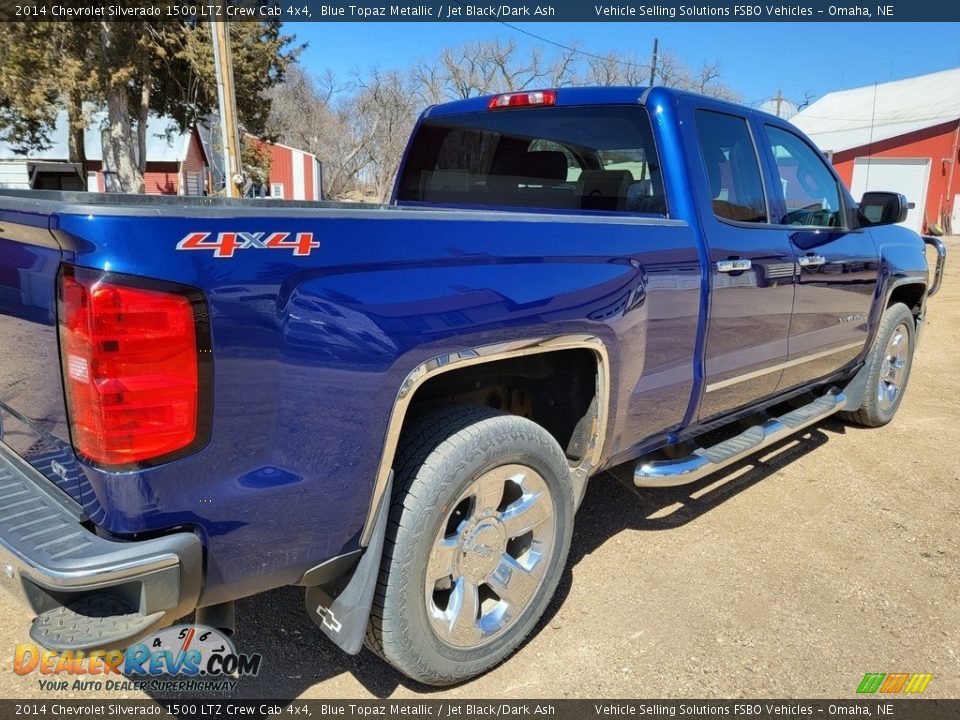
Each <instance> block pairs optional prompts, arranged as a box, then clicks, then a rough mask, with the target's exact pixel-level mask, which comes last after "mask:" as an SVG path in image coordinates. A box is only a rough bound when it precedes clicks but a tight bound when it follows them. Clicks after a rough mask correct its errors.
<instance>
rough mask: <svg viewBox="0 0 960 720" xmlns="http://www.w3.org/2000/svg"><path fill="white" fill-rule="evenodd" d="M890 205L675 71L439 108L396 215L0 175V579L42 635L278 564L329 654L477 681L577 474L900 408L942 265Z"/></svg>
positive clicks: (544, 562) (659, 480)
mask: <svg viewBox="0 0 960 720" xmlns="http://www.w3.org/2000/svg"><path fill="white" fill-rule="evenodd" d="M906 209H907V202H906V199H905V198H903V197H902V196H899V195H896V194H889V193H872V194H868V195H867V196H865V197H864V198H863V200H862V202H860V203H859V204H858V203H855V202H854V200H853V199H852V198H851V197H850V195H849V193H848V192H847V190H846V189H845V188H844V186H843V184H842V183H841V182H840V180H839V179H838V177H837V175H836V173H835V172H834V171H833V169H832V168H831V167H830V165H829V164H828V163H827V162H826V161H825V160H824V158H823V156H822V154H821V153H820V152H819V151H818V150H817V148H816V147H814V146H813V145H812V144H811V143H810V141H809V140H807V139H806V138H805V137H804V136H803V135H802V134H801V133H799V132H798V131H797V130H796V128H794V127H793V126H791V125H790V124H788V123H786V122H784V121H783V120H780V119H778V118H776V117H772V116H770V115H766V114H763V113H760V112H757V111H754V110H750V109H747V108H743V107H739V106H736V105H732V104H729V103H725V102H721V101H717V100H715V99H709V98H704V97H699V96H696V95H691V94H687V93H683V92H677V91H674V90H668V89H664V88H654V89H649V90H644V89H637V88H604V89H599V88H598V89H590V88H562V89H559V90H544V91H537V92H522V93H514V94H509V95H498V96H494V97H488V98H473V99H468V100H461V101H457V102H452V103H449V104H446V105H442V106H438V107H433V108H430V109H428V110H427V111H426V112H424V113H423V115H422V117H421V118H420V120H419V121H418V123H417V125H416V128H415V130H414V133H413V137H412V139H411V141H410V144H409V147H408V149H407V153H406V156H405V158H404V161H403V163H402V165H401V168H400V171H399V174H398V179H397V182H396V187H395V190H394V197H393V200H392V202H391V203H390V204H389V205H385V206H369V205H366V206H365V205H348V204H338V203H322V202H321V203H292V202H287V203H284V202H276V203H266V204H264V203H245V202H238V201H230V200H222V199H213V198H209V199H207V198H197V199H186V198H143V197H136V198H132V197H131V198H128V197H120V196H111V195H97V194H84V193H44V192H14V191H8V192H3V193H0V338H2V343H3V353H2V355H3V359H2V363H0V421H2V444H0V538H2V543H0V555H2V563H3V564H4V565H5V566H6V573H5V574H3V575H0V577H3V582H4V583H5V584H6V585H7V586H8V587H9V588H11V589H12V590H14V591H15V592H16V593H18V594H19V595H20V596H21V597H22V599H23V600H24V601H25V603H26V604H27V605H28V606H29V608H30V609H31V611H32V613H33V614H34V615H35V619H34V620H33V624H32V626H31V630H30V634H31V636H32V638H33V639H34V641H35V642H37V643H39V644H41V645H43V646H45V647H47V648H50V649H54V650H60V651H64V650H70V649H73V650H86V649H90V648H93V647H113V648H123V647H126V646H127V645H129V644H130V643H133V642H135V641H137V640H138V639H140V638H143V637H145V636H147V635H148V634H150V633H152V632H155V631H156V630H157V629H158V628H160V627H163V626H165V625H170V624H172V623H173V622H175V621H176V620H177V619H178V618H181V617H183V616H186V615H189V614H190V613H191V612H192V611H196V618H197V622H200V623H205V624H208V625H212V626H218V625H221V626H226V625H229V622H230V617H231V612H230V610H231V609H232V603H233V602H234V601H235V600H236V599H238V598H242V597H245V596H249V595H252V594H254V593H259V592H262V591H265V590H269V589H271V588H276V587H279V586H283V585H291V584H293V585H302V586H304V587H305V588H306V589H305V597H306V609H307V612H309V613H310V616H311V617H312V618H313V619H314V621H316V623H317V624H318V625H319V626H320V628H321V629H322V630H323V632H325V633H326V634H327V635H328V636H329V637H330V638H332V639H333V640H334V642H336V643H337V644H338V645H340V646H341V647H342V648H344V649H345V650H346V651H348V652H353V653H355V652H358V651H359V650H360V648H361V647H362V645H363V644H364V643H366V644H367V646H368V647H369V648H370V649H372V650H373V651H374V652H376V653H377V654H379V655H380V656H382V657H383V658H384V659H385V660H387V661H388V662H390V663H391V664H393V665H394V666H395V667H397V668H399V669H400V670H401V671H403V672H404V673H406V674H407V675H409V676H410V677H413V678H416V679H417V680H420V681H423V682H426V683H431V684H446V683H453V682H457V681H460V680H463V679H465V678H469V677H471V676H473V675H476V674H478V673H481V672H483V671H484V670H486V669H488V668H490V667H492V666H494V665H495V664H496V663H498V662H500V661H502V660H503V659H504V658H506V657H507V656H508V655H509V654H510V653H511V652H512V651H513V650H514V649H515V648H516V647H517V646H518V645H519V643H520V642H521V641H522V640H523V638H524V637H525V636H526V635H527V634H528V633H529V632H530V630H531V629H532V628H533V627H534V625H535V623H536V622H537V620H538V618H539V617H540V615H541V613H542V612H543V611H544V608H545V607H546V605H547V603H548V602H549V600H550V597H551V595H552V594H553V592H554V589H555V588H556V585H557V582H558V579H559V577H560V575H561V572H562V570H563V567H564V563H565V560H566V556H567V550H568V548H569V545H570V537H571V532H572V530H573V521H574V513H575V510H576V508H577V506H578V504H579V503H580V501H581V499H582V497H583V494H584V489H585V486H586V483H587V480H588V479H589V478H590V477H591V476H592V475H595V474H596V473H598V472H600V471H602V470H603V469H605V468H609V467H612V466H614V465H623V464H625V463H631V464H632V467H633V468H635V469H634V470H633V477H634V481H635V483H636V484H637V485H638V486H641V487H653V488H656V487H663V486H670V485H678V484H682V483H689V482H694V481H696V480H699V479H700V478H702V477H704V476H705V475H707V474H709V473H711V472H714V471H716V470H719V469H721V468H723V467H724V466H726V465H728V464H730V463H731V462H734V461H736V460H738V459H740V458H743V457H745V456H747V455H750V454H751V453H753V452H755V451H757V450H759V449H760V448H762V447H764V446H766V445H768V444H770V443H772V442H775V441H777V440H778V439H780V438H782V437H784V436H785V435H789V434H790V433H793V432H795V431H798V430H800V429H801V428H804V427H806V426H808V425H810V424H812V423H815V422H817V421H818V420H820V419H822V418H824V417H826V416H828V415H830V414H832V413H835V412H841V413H843V414H844V415H845V416H846V417H847V418H849V419H850V420H851V421H853V422H857V423H860V424H863V425H869V426H877V425H882V424H884V423H886V422H888V421H890V420H891V418H893V416H894V413H895V412H896V410H897V407H898V405H899V404H900V401H901V399H902V397H903V393H904V390H905V388H906V385H907V381H908V378H909V375H910V370H911V360H912V358H913V353H914V349H915V347H916V345H917V342H918V339H919V336H920V331H921V328H922V327H923V322H924V319H925V317H926V312H927V298H928V297H929V296H930V295H932V294H933V293H934V292H936V289H937V285H938V284H939V278H940V270H941V266H942V262H943V257H944V252H943V247H942V245H940V244H939V243H938V242H937V241H935V240H933V239H929V238H928V239H924V238H921V237H920V236H918V235H917V234H916V233H914V232H912V231H910V230H908V229H906V228H904V227H900V226H898V225H897V223H898V222H900V221H902V220H903V218H904V216H905V213H906ZM925 240H926V242H928V243H931V244H933V245H935V246H936V248H937V250H938V253H939V257H938V260H937V267H936V271H935V272H933V273H930V272H928V267H927V260H926V257H925V253H924V249H925V245H924V243H925ZM266 621H267V622H269V620H266Z"/></svg>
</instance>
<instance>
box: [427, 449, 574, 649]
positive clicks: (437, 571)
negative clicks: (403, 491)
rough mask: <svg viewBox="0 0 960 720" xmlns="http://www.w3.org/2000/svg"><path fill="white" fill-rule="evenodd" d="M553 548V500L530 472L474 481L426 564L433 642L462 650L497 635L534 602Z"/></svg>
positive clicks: (517, 470)
mask: <svg viewBox="0 0 960 720" xmlns="http://www.w3.org/2000/svg"><path fill="white" fill-rule="evenodd" d="M555 544H556V523H555V522H554V514H553V499H552V498H551V496H550V489H549V488H548V487H547V483H546V482H545V481H544V479H543V477H542V476H541V475H540V474H539V473H538V472H537V471H536V470H534V469H532V468H530V467H527V466H525V465H502V466H500V467H497V468H494V469H492V470H489V471H487V472H485V473H484V474H482V475H480V476H479V477H478V478H476V480H474V481H473V483H472V484H471V485H470V487H468V488H467V489H466V491H464V492H463V494H461V496H460V497H459V499H458V500H457V501H456V502H455V503H454V504H453V506H452V508H451V510H450V512H449V513H448V515H447V517H446V519H445V521H444V523H443V525H442V526H441V529H440V532H439V533H438V534H437V537H436V539H435V540H434V543H433V547H432V550H431V552H430V558H429V560H428V562H427V572H426V578H425V587H424V591H425V599H426V606H427V617H428V618H429V620H430V624H431V626H432V627H433V631H434V632H435V633H436V635H437V637H438V638H440V640H442V641H443V642H444V643H446V644H447V645H449V646H451V647H454V648H456V649H461V650H466V649H470V648H476V647H480V646H481V645H485V644H486V643H488V642H490V641H492V640H494V639H495V638H497V637H499V636H500V635H502V634H503V633H504V632H505V631H506V630H507V629H508V628H509V627H510V626H511V625H512V624H513V623H514V622H515V621H516V620H517V618H518V617H520V615H521V614H522V612H523V610H524V608H526V607H527V605H528V604H529V603H530V601H531V600H532V599H533V598H534V596H535V595H536V594H537V590H538V589H539V588H540V585H541V584H542V582H543V579H544V576H545V574H546V568H547V566H548V565H549V563H550V558H551V554H552V553H553V550H554V546H555Z"/></svg>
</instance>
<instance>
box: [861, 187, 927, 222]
mask: <svg viewBox="0 0 960 720" xmlns="http://www.w3.org/2000/svg"><path fill="white" fill-rule="evenodd" d="M914 207H915V206H914V204H913V203H912V202H907V198H906V197H905V196H904V195H901V194H900V193H895V192H866V193H864V194H863V199H862V200H861V201H860V213H859V214H860V220H861V223H862V224H863V225H866V226H871V225H894V224H896V223H902V222H903V221H904V220H906V219H907V211H908V210H912V209H913V208H914Z"/></svg>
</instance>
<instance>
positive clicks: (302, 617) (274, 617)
mask: <svg viewBox="0 0 960 720" xmlns="http://www.w3.org/2000/svg"><path fill="white" fill-rule="evenodd" d="M845 432H846V427H845V425H844V424H843V423H842V422H840V421H839V420H837V419H835V418H828V419H827V420H824V421H822V422H821V423H819V424H817V425H814V426H812V427H810V428H807V429H806V430H805V431H804V432H803V433H800V434H798V435H795V436H792V437H790V438H787V439H785V440H783V441H781V442H780V443H778V444H775V445H771V446H770V447H768V448H766V449H765V450H764V451H762V452H760V453H758V454H757V455H756V456H754V457H751V458H749V459H747V460H745V461H742V462H740V463H737V464H735V465H732V466H730V467H729V468H727V469H726V470H725V471H723V472H721V473H717V474H716V475H715V476H711V477H707V478H705V479H704V480H702V481H700V482H698V483H695V484H691V485H685V486H681V487H676V488H668V489H662V490H660V489H642V490H641V489H637V488H635V487H633V484H632V480H631V477H632V468H631V467H630V466H627V465H624V466H619V467H615V468H612V469H611V470H609V471H607V472H605V473H602V474H601V475H599V476H598V477H596V478H594V479H593V480H592V481H591V484H590V486H589V489H588V491H587V494H586V497H585V498H584V501H583V504H582V506H581V507H580V510H579V512H578V514H577V522H576V525H575V529H574V535H573V542H572V545H571V548H570V556H569V561H568V563H567V568H566V570H565V571H564V573H563V576H562V577H561V579H560V584H559V586H558V588H557V592H556V594H555V595H554V598H553V600H552V601H551V603H550V605H549V606H548V608H547V611H546V612H545V613H544V616H543V617H542V618H541V620H540V622H539V623H538V624H537V626H536V628H535V629H534V630H533V632H532V633H531V634H530V638H533V637H535V636H536V635H537V634H538V633H539V632H540V631H541V630H542V629H543V628H544V627H545V626H547V625H548V624H550V622H551V621H552V620H553V618H554V616H555V615H556V613H557V611H558V610H559V609H560V608H561V607H562V605H563V603H564V600H565V599H566V597H567V595H568V593H569V591H570V588H571V584H572V568H573V567H574V566H575V565H576V564H577V563H579V562H580V561H581V560H583V559H584V558H585V557H587V556H589V555H590V554H591V553H592V552H593V551H595V550H596V549H597V548H599V547H600V546H601V545H603V544H604V543H605V542H606V541H608V540H609V539H610V538H612V537H613V536H615V535H616V534H618V533H621V532H624V531H640V532H652V531H665V530H667V531H668V530H671V529H674V528H678V527H680V526H682V525H685V524H686V523H689V522H691V521H693V520H695V519H697V518H699V517H701V516H702V515H704V514H705V513H708V512H709V511H710V510H712V509H713V508H715V507H717V506H719V505H721V504H722V503H724V502H726V501H728V500H730V499H731V498H733V497H736V496H737V495H739V494H740V493H742V492H743V491H745V490H747V489H749V488H751V487H752V486H754V485H756V484H757V483H759V482H761V481H762V480H764V479H765V478H767V477H769V476H770V475H772V474H773V473H775V472H777V471H778V470H780V469H782V468H784V467H786V466H787V465H789V464H790V463H792V462H795V461H796V460H797V459H798V458H801V457H803V456H805V455H806V454H808V453H810V452H811V451H813V450H815V449H817V448H818V447H820V446H822V445H824V444H825V443H827V442H828V441H829V439H830V436H831V435H838V434H844V433H845ZM530 638H528V641H529V639H530ZM235 641H236V644H237V650H238V651H239V652H244V653H260V654H261V655H263V662H262V665H261V667H262V668H263V670H262V671H261V673H260V675H258V676H257V677H252V678H247V677H245V678H240V679H239V680H238V683H237V688H236V691H235V692H234V693H232V694H231V695H230V699H242V698H249V699H264V698H267V699H269V698H280V699H283V698H295V697H298V696H299V695H301V694H302V693H305V692H307V691H309V690H310V688H312V687H313V686H314V685H316V684H317V683H321V682H325V681H329V680H333V679H335V678H337V677H338V676H340V675H343V674H344V673H349V674H350V675H352V676H353V679H355V680H356V681H358V682H359V683H360V684H361V685H363V687H364V688H365V689H366V690H367V691H368V692H369V693H370V694H371V695H373V696H375V697H377V698H381V699H382V698H387V697H389V696H390V695H392V694H393V693H394V691H395V690H397V688H398V687H403V688H405V689H406V690H408V691H410V692H413V693H417V694H421V695H430V694H432V693H434V692H437V691H439V690H441V689H442V688H433V687H430V686H426V685H422V684H420V683H417V682H415V681H413V680H410V679H409V678H407V677H406V676H404V675H401V674H400V673H399V672H397V671H395V670H394V669H393V668H391V667H390V666H389V665H387V663H385V662H383V661H381V660H380V659H379V658H378V657H377V656H375V655H374V654H373V653H371V652H370V651H369V650H367V649H364V650H362V651H361V652H360V654H359V655H356V656H349V655H346V654H344V653H343V652H341V651H340V650H339V649H338V648H337V647H335V646H334V645H333V643H332V642H330V641H329V640H328V639H327V638H326V637H324V636H323V635H322V633H321V632H320V631H319V629H318V628H317V627H316V626H315V625H314V624H313V622H312V621H311V620H310V618H309V617H307V613H306V611H305V610H304V606H303V589H302V588H295V587H285V588H279V589H277V590H274V591H271V592H268V593H263V594H261V595H257V596H254V597H251V598H246V599H244V600H241V601H238V603H237V636H236V638H235ZM341 687H342V690H339V691H338V690H337V688H336V687H333V688H324V695H315V694H312V693H308V694H309V695H311V696H312V697H315V698H322V697H327V698H331V697H338V698H344V697H349V696H350V695H351V694H353V692H354V691H353V690H351V688H352V687H353V683H352V682H350V681H349V679H347V682H346V683H345V684H344V685H343V686H341ZM332 693H334V694H335V695H334V694H332ZM155 697H156V699H167V700H169V699H173V698H172V697H171V696H167V695H165V694H159V693H158V694H157V695H156V696H155ZM181 699H182V698H181ZM203 699H205V700H212V701H215V700H216V698H215V697H214V696H213V694H210V695H207V696H206V697H204V698H203ZM281 704H282V700H281Z"/></svg>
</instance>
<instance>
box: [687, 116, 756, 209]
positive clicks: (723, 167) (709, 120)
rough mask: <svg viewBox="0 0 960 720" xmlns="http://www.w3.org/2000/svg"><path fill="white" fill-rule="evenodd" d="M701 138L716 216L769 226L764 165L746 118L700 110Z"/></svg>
mask: <svg viewBox="0 0 960 720" xmlns="http://www.w3.org/2000/svg"><path fill="white" fill-rule="evenodd" d="M695 118H696V126H697V135H698V137H699V139H700V153H701V157H702V159H703V166H704V169H705V170H706V173H707V187H708V189H709V192H710V202H711V204H712V206H713V214H714V215H716V216H717V217H718V218H721V219H723V220H735V221H738V222H745V223H766V222H767V221H768V218H767V201H766V196H765V195H764V192H763V179H762V176H761V174H760V161H759V159H758V158H757V151H756V147H755V146H754V144H753V137H752V136H751V135H750V128H749V126H748V125H747V120H746V118H742V117H737V116H735V115H727V114H726V113H719V112H713V111H711V110H697V112H696V116H695Z"/></svg>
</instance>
